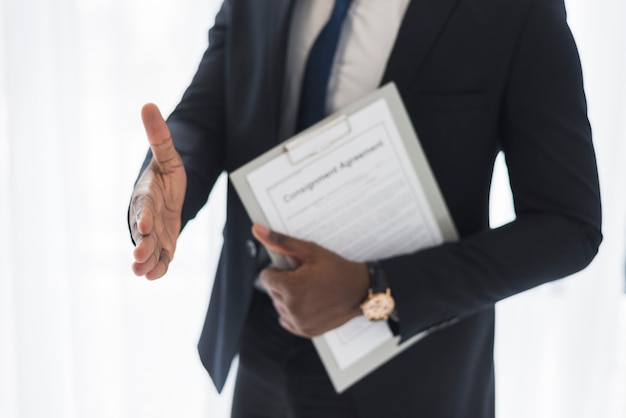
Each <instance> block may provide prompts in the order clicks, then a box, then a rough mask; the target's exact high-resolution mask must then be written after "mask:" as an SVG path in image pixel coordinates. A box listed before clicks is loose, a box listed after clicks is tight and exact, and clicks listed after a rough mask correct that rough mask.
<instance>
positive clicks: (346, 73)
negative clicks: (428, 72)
mask: <svg viewBox="0 0 626 418" xmlns="http://www.w3.org/2000/svg"><path fill="white" fill-rule="evenodd" d="M409 1H410V0H353V1H352V4H351V5H350V9H349V10H348V14H347V16H346V18H345V21H344V23H343V27H342V30H341V34H340V37H339V44H338V46H337V52H336V53H335V58H334V63H333V67H332V69H331V74H330V80H329V82H328V95H327V102H326V111H327V114H330V113H333V112H335V111H337V110H339V109H340V108H342V107H344V106H346V105H348V104H350V103H351V102H353V101H355V100H357V99H359V98H361V97H363V96H365V95H366V94H368V93H370V92H372V91H373V90H375V89H376V88H378V86H379V85H380V82H381V80H382V77H383V73H384V71H385V67H386V65H387V60H388V59H389V55H390V54H391V50H392V48H393V45H394V43H395V40H396V36H397V34H398V30H399V29H400V24H401V23H402V19H403V18H404V14H405V12H406V9H407V7H408V5H409ZM333 5H334V1H333V0H297V1H296V3H295V5H294V11H293V18H292V21H291V28H290V34H289V43H288V47H287V48H288V49H287V68H286V77H285V97H284V99H285V100H284V102H283V103H284V108H283V112H284V113H283V125H282V127H281V133H282V134H283V135H282V136H283V138H285V137H287V136H290V135H291V134H293V133H294V130H295V120H296V117H297V112H298V107H299V102H300V89H301V85H302V77H303V76H304V68H305V66H306V60H307V57H308V55H309V51H310V50H311V47H312V45H313V42H315V39H316V38H317V35H318V34H319V33H320V32H321V30H322V28H323V27H324V25H325V24H326V21H327V20H328V18H329V16H330V13H331V11H332V9H333Z"/></svg>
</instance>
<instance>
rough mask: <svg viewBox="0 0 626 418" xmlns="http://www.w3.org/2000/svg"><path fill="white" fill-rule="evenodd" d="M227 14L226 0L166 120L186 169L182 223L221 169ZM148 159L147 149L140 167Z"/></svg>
mask: <svg viewBox="0 0 626 418" xmlns="http://www.w3.org/2000/svg"><path fill="white" fill-rule="evenodd" d="M230 16H231V5H230V1H228V0H227V1H225V2H224V3H223V5H222V7H221V9H220V11H219V12H218V14H217V16H216V18H215V24H214V26H213V27H212V28H211V30H210V31H209V46H208V48H207V50H206V51H205V53H204V55H203V57H202V60H201V62H200V64H199V66H198V70H197V71H196V74H195V76H194V77H193V79H192V82H191V84H190V85H189V87H188V88H187V89H186V91H185V93H184V95H183V97H182V99H181V101H180V103H179V104H178V106H177V107H176V109H175V110H174V112H173V113H172V114H171V115H170V116H169V117H168V119H167V124H168V126H169V128H170V131H171V133H172V140H173V141H174V145H175V147H176V150H177V151H178V152H179V153H180V155H181V157H182V159H183V163H184V166H185V171H186V174H187V189H186V193H185V201H184V204H183V213H182V227H184V226H185V224H186V223H187V222H188V221H189V220H190V219H192V218H194V217H195V216H196V214H197V213H198V211H199V210H200V209H201V208H202V206H203V205H204V204H205V203H206V201H207V199H208V196H209V193H210V191H211V189H212V187H213V185H214V184H215V181H216V180H217V178H218V177H219V175H220V174H221V172H222V171H224V141H225V112H226V110H225V108H226V106H225V95H224V81H225V67H226V60H225V56H226V54H225V50H226V48H227V44H228V42H227V40H228V28H229V24H230ZM151 159H152V153H151V152H150V151H148V154H147V156H146V159H145V161H144V163H143V166H142V169H141V171H142V172H143V170H144V169H145V168H146V167H147V165H148V164H149V162H150V160H151Z"/></svg>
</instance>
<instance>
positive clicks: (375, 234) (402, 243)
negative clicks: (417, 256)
mask: <svg viewBox="0 0 626 418" xmlns="http://www.w3.org/2000/svg"><path fill="white" fill-rule="evenodd" d="M340 123H341V124H346V125H347V126H348V127H349V129H339V130H338V132H340V135H343V136H341V137H340V138H337V139H336V141H335V142H334V143H333V144H332V145H331V146H327V147H326V148H325V149H324V150H323V152H320V153H317V154H316V155H314V156H313V157H309V158H308V159H307V160H305V161H302V162H300V163H299V164H295V165H294V164H293V163H292V161H291V158H290V156H289V153H284V154H282V155H281V156H280V157H278V158H275V159H274V160H272V161H270V162H269V163H267V164H265V165H264V166H262V167H260V168H258V169H256V170H254V171H252V172H250V173H249V174H248V176H247V179H248V182H249V184H250V186H251V188H252V190H253V193H254V195H255V197H256V199H257V201H258V203H259V205H260V206H261V208H262V209H263V211H264V212H265V215H266V216H267V220H268V222H269V224H268V226H269V227H270V228H271V229H273V230H275V231H277V232H281V233H283V234H286V235H290V236H293V237H296V238H300V239H305V240H307V241H313V242H316V243H318V244H319V245H321V246H323V247H325V248H328V249H329V250H331V251H333V252H336V253H338V254H340V255H342V256H344V257H346V258H348V259H351V260H354V261H369V260H379V259H384V258H388V257H391V256H394V255H400V254H406V253H410V252H413V251H416V250H418V249H420V248H425V247H429V246H433V245H436V244H439V243H441V242H442V236H441V232H440V230H439V227H438V225H437V222H436V219H435V217H434V216H433V214H432V212H431V211H430V208H429V206H428V203H427V200H426V197H425V194H424V191H423V190H422V187H421V185H420V183H419V179H418V178H417V175H416V173H415V170H414V169H413V166H412V164H411V162H410V160H409V159H408V155H407V152H406V150H405V149H404V143H403V141H402V138H401V136H400V134H399V132H398V130H397V129H396V127H395V124H394V123H393V119H392V116H391V113H390V111H389V107H388V106H387V104H386V102H385V101H384V100H382V99H381V100H379V101H377V102H375V103H373V104H371V105H370V106H368V107H366V108H364V109H362V110H360V111H359V112H357V113H354V114H352V115H351V116H349V117H348V118H347V119H346V120H344V121H341V122H340ZM391 338H393V335H392V334H391V331H390V330H389V328H388V326H387V324H386V323H384V322H370V321H368V320H366V319H365V318H363V317H358V318H355V319H354V320H353V321H351V322H349V323H347V324H346V325H344V326H343V327H340V328H338V329H337V330H335V331H331V332H330V333H329V335H327V341H328V343H329V344H330V347H331V351H332V353H333V356H335V360H336V361H337V363H338V365H339V367H340V368H345V367H347V366H350V365H351V364H353V363H354V362H356V361H358V360H359V359H360V358H362V357H363V356H364V355H365V354H367V353H368V352H369V351H370V350H371V349H372V348H375V347H376V346H378V345H380V344H381V343H382V342H384V341H387V340H389V339H391Z"/></svg>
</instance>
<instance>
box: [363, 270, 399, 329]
mask: <svg viewBox="0 0 626 418" xmlns="http://www.w3.org/2000/svg"><path fill="white" fill-rule="evenodd" d="M365 264H366V265H367V271H368V273H369V277H370V289H369V294H368V295H367V298H366V299H365V301H364V302H363V303H361V311H362V312H363V315H364V316H365V318H367V319H369V320H370V321H381V320H382V321H386V320H387V318H389V315H391V313H392V312H393V310H394V309H395V308H396V302H395V300H394V299H393V296H391V289H390V288H389V285H388V284H387V278H386V277H385V272H383V269H382V268H381V267H380V264H379V263H378V262H367V263H365Z"/></svg>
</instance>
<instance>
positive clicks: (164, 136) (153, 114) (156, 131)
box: [141, 103, 180, 172]
mask: <svg viewBox="0 0 626 418" xmlns="http://www.w3.org/2000/svg"><path fill="white" fill-rule="evenodd" d="M141 119H142V120H143V126H144V128H145V130H146V135H147V136H148V142H150V148H151V149H152V155H153V156H154V159H155V160H156V161H157V163H158V164H159V166H161V167H162V170H163V171H165V172H167V171H168V168H171V167H172V166H177V165H179V163H178V160H179V158H180V157H179V155H178V152H176V149H175V148H174V143H173V142H172V135H171V134H170V129H169V128H168V127H167V124H166V123H165V120H164V119H163V116H161V112H160V111H159V108H158V107H157V106H156V105H155V104H153V103H148V104H146V105H144V107H143V108H142V109H141Z"/></svg>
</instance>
